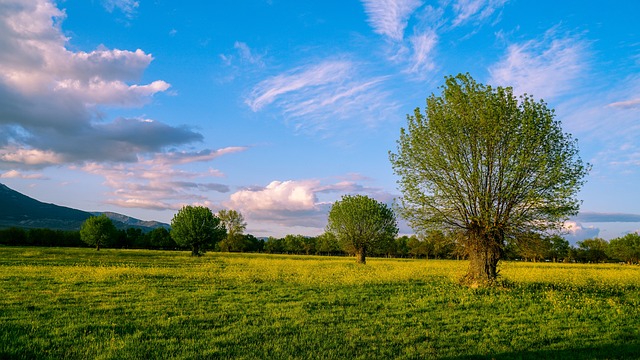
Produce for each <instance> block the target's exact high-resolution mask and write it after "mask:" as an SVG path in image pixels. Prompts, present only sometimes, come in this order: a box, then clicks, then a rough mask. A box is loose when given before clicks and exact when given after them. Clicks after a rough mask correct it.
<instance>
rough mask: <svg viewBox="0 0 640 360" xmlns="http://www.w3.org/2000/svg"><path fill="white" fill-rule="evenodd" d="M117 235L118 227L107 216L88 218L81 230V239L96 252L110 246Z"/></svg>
mask: <svg viewBox="0 0 640 360" xmlns="http://www.w3.org/2000/svg"><path fill="white" fill-rule="evenodd" d="M115 235H116V227H115V226H114V225H113V222H111V219H109V218H108V217H107V216H106V215H104V214H102V215H100V216H92V217H90V218H88V219H87V220H86V221H85V222H84V223H83V224H82V227H81V228H80V238H81V239H82V241H84V242H85V243H87V244H88V245H90V246H95V247H96V250H100V247H103V246H105V245H108V244H110V243H111V242H112V241H113V240H114V238H115Z"/></svg>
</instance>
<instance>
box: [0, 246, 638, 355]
mask: <svg viewBox="0 0 640 360" xmlns="http://www.w3.org/2000/svg"><path fill="white" fill-rule="evenodd" d="M466 266H467V263H466V262H463V261H460V262H458V261H440V260H438V261H436V260H429V261H425V260H399V259H373V258H372V259H367V265H365V266H361V265H360V266H359V265H356V264H355V263H354V260H353V259H351V258H336V257H311V256H309V257H307V256H276V255H261V254H221V253H208V254H206V256H204V257H201V258H193V257H190V256H189V253H188V252H168V251H167V252H165V251H142V250H135V251H134V250H131V251H128V250H108V249H105V250H101V251H100V252H96V251H94V250H90V249H68V248H64V249H63V248H12V247H0V358H24V359H37V358H51V359H94V358H96V359H127V358H130V359H147V358H186V359H198V358H246V359H255V358H259V359H282V358H285V359H289V358H291V359H294V358H298V359H313V358H318V359H342V358H348V359H351V358H360V359H389V358H406V359H425V358H427V359H428V358H442V359H476V358H478V359H483V358H495V359H542V358H544V359H553V358H555V359H572V358H575V359H607V358H610V359H638V358H640V267H638V266H635V267H634V266H624V265H577V264H576V265H573V264H571V265H568V264H550V263H537V264H534V263H514V262H504V263H502V264H501V267H500V269H501V275H502V278H501V279H502V281H503V282H504V285H503V286H501V287H497V288H492V289H470V288H467V287H464V286H460V285H458V283H457V279H458V278H459V277H460V276H461V275H462V274H463V273H464V271H465V270H466Z"/></svg>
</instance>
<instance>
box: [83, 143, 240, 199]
mask: <svg viewBox="0 0 640 360" xmlns="http://www.w3.org/2000/svg"><path fill="white" fill-rule="evenodd" d="M246 149H247V148H244V147H229V148H223V149H217V150H203V151H199V152H191V153H189V152H169V153H161V154H154V155H153V156H150V157H148V158H140V159H138V161H137V162H134V163H118V164H114V163H88V164H85V165H84V166H82V167H79V168H77V169H78V170H81V171H84V172H87V173H90V174H93V175H99V176H102V177H104V179H105V181H104V185H105V186H107V187H108V188H110V189H111V192H110V193H108V194H107V195H108V199H107V200H106V201H105V202H106V203H108V204H112V205H117V206H122V207H128V208H142V209H151V210H177V209H180V208H181V207H182V206H183V205H194V204H202V205H205V206H209V207H213V206H214V204H213V203H212V202H211V201H210V200H209V199H210V197H209V196H208V195H207V194H208V193H210V192H216V193H227V192H229V191H230V189H229V186H228V185H225V184H220V183H216V182H203V181H198V180H197V179H202V178H205V179H206V178H210V177H220V176H222V174H221V173H220V171H218V170H216V169H210V170H209V171H208V172H193V171H186V170H183V169H181V168H180V167H179V166H180V165H185V164H189V163H195V162H205V163H206V162H210V161H212V160H214V159H216V158H218V157H221V156H224V155H228V154H233V153H237V152H240V151H244V150H246Z"/></svg>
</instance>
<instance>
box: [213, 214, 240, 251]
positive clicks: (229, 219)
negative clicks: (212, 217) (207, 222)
mask: <svg viewBox="0 0 640 360" xmlns="http://www.w3.org/2000/svg"><path fill="white" fill-rule="evenodd" d="M218 218H219V219H220V223H221V224H222V226H224V228H225V229H226V230H227V237H226V238H225V239H224V240H223V241H222V242H221V243H220V249H221V250H222V251H243V250H244V248H245V244H244V236H243V233H244V231H245V229H246V228H247V223H246V222H245V221H244V216H242V214H241V213H240V212H239V211H236V210H220V211H218Z"/></svg>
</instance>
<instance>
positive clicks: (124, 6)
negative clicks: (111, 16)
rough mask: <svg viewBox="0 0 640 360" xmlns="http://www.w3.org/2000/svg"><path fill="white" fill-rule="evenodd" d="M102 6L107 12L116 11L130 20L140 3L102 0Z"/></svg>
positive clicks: (123, 0) (130, 0) (131, 0)
mask: <svg viewBox="0 0 640 360" xmlns="http://www.w3.org/2000/svg"><path fill="white" fill-rule="evenodd" d="M102 5H103V6H104V8H105V9H106V10H107V11H108V12H113V11H114V10H115V9H118V10H120V11H122V13H123V14H125V16H127V17H128V18H132V17H133V16H134V15H135V14H136V10H137V9H138V7H139V6H140V3H139V2H138V1H136V0H102Z"/></svg>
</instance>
